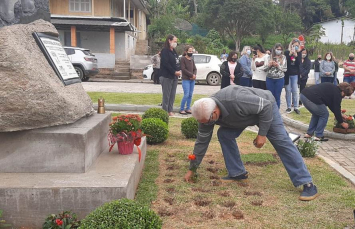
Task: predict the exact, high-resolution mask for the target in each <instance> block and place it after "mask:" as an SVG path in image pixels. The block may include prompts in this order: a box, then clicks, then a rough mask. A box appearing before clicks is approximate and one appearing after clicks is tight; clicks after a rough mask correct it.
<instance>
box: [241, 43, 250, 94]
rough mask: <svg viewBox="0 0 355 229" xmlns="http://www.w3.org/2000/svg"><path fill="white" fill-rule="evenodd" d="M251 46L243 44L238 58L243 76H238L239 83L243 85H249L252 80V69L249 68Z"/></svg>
mask: <svg viewBox="0 0 355 229" xmlns="http://www.w3.org/2000/svg"><path fill="white" fill-rule="evenodd" d="M250 54H251V48H250V46H244V47H243V50H242V53H241V55H242V57H241V58H240V60H239V63H240V64H241V65H242V68H243V76H242V77H241V78H240V85H241V86H245V87H251V86H252V81H251V78H252V76H253V71H252V70H251V58H250Z"/></svg>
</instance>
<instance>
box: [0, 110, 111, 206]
mask: <svg viewBox="0 0 355 229" xmlns="http://www.w3.org/2000/svg"><path fill="white" fill-rule="evenodd" d="M110 121H111V117H110V115H109V114H103V115H102V114H96V113H95V114H94V115H92V116H89V117H84V118H81V119H80V120H78V121H76V122H75V123H73V124H69V125H60V126H54V127H47V128H40V129H34V130H27V131H16V132H11V133H0V149H1V150H0V158H1V160H0V173H84V172H86V171H87V170H88V169H89V168H90V166H91V165H92V164H93V163H94V161H95V160H96V158H97V157H98V156H99V155H100V154H101V153H102V152H103V151H104V150H105V148H106V145H107V134H108V131H109V126H108V125H109V123H110ZM0 209H1V208H0Z"/></svg>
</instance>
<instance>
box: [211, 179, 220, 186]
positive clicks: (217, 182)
mask: <svg viewBox="0 0 355 229" xmlns="http://www.w3.org/2000/svg"><path fill="white" fill-rule="evenodd" d="M211 184H212V186H220V185H221V184H222V182H221V181H218V180H213V181H212V182H211Z"/></svg>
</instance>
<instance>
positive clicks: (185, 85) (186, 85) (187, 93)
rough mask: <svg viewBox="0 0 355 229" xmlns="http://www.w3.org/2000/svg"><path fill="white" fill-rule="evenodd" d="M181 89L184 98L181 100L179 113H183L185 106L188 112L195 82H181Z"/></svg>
mask: <svg viewBox="0 0 355 229" xmlns="http://www.w3.org/2000/svg"><path fill="white" fill-rule="evenodd" d="M181 84H182V89H183V90H184V97H183V98H182V100H181V105H180V111H183V110H184V108H185V104H186V110H190V106H191V100H192V93H193V92H194V88H195V80H183V81H182V83H181Z"/></svg>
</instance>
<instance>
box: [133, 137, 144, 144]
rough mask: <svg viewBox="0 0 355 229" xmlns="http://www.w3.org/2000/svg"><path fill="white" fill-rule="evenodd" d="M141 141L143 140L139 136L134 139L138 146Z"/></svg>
mask: <svg viewBox="0 0 355 229" xmlns="http://www.w3.org/2000/svg"><path fill="white" fill-rule="evenodd" d="M141 141H142V139H141V138H137V139H136V140H134V144H135V145H136V146H140V145H141Z"/></svg>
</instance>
